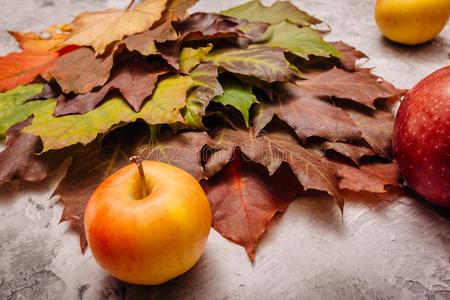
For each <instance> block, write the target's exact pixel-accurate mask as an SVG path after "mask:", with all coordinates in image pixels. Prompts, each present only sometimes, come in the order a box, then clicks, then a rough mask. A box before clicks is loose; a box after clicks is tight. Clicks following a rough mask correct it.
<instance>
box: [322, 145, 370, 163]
mask: <svg viewBox="0 0 450 300" xmlns="http://www.w3.org/2000/svg"><path fill="white" fill-rule="evenodd" d="M322 149H323V150H325V152H329V151H334V152H336V153H340V154H341V155H344V156H346V157H348V158H350V159H351V160H352V161H353V162H354V163H355V164H358V163H359V161H360V159H361V158H362V157H365V156H375V155H376V154H375V152H374V151H373V150H372V149H370V148H367V147H365V146H361V145H355V144H349V143H341V142H335V143H331V142H325V143H323V145H322Z"/></svg>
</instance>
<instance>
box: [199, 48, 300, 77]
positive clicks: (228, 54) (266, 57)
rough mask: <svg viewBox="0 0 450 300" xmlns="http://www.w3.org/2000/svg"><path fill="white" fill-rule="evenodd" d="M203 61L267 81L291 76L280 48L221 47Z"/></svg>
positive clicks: (287, 63)
mask: <svg viewBox="0 0 450 300" xmlns="http://www.w3.org/2000/svg"><path fill="white" fill-rule="evenodd" d="M205 61H208V62H212V63H213V64H215V65H216V66H219V67H222V68H224V69H225V70H227V71H229V72H232V73H238V74H242V75H249V76H255V77H257V78H259V79H262V80H264V81H267V82H275V81H285V80H289V79H290V78H291V77H292V71H291V69H290V68H289V62H288V61H287V60H286V58H285V57H284V53H283V50H282V49H272V48H263V47H259V48H255V49H239V48H230V49H221V50H218V51H214V52H211V53H209V54H208V55H207V56H206V57H205Z"/></svg>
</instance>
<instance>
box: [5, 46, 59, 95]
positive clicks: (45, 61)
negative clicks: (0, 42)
mask: <svg viewBox="0 0 450 300" xmlns="http://www.w3.org/2000/svg"><path fill="white" fill-rule="evenodd" d="M58 56H59V55H58V53H57V52H47V51H30V50H25V51H22V52H20V53H10V54H8V55H6V56H3V57H0V92H4V91H7V90H11V89H13V88H15V87H17V86H19V85H21V84H28V83H30V82H33V81H34V80H35V79H36V77H37V76H39V75H41V74H44V73H46V72H47V71H48V70H49V69H50V68H51V67H52V65H53V63H54V62H55V60H56V59H57V58H58Z"/></svg>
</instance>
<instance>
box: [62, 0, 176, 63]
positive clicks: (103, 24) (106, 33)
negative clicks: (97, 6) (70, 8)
mask: <svg viewBox="0 0 450 300" xmlns="http://www.w3.org/2000/svg"><path fill="white" fill-rule="evenodd" d="M166 2H167V0H144V1H142V2H141V3H140V4H138V5H137V6H136V7H135V8H134V9H133V10H126V11H122V10H118V9H109V10H106V11H100V12H92V13H91V12H85V13H82V14H81V15H79V16H78V17H76V18H75V20H74V21H73V32H72V35H71V36H70V37H69V38H68V39H67V40H66V41H65V45H79V46H92V48H94V50H95V54H96V55H101V54H103V53H104V52H105V50H106V48H107V46H108V45H110V44H111V43H113V42H115V41H119V40H121V39H123V38H124V37H125V36H127V35H132V34H134V33H139V32H143V31H145V30H147V29H149V28H150V27H151V26H152V25H153V23H155V22H156V21H158V20H159V19H160V17H161V14H162V12H163V11H164V9H165V8H166Z"/></svg>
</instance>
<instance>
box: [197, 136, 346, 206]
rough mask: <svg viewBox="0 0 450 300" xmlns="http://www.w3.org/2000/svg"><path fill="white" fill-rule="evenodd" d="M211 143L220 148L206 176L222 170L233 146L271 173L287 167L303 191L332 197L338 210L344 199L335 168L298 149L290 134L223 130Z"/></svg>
mask: <svg viewBox="0 0 450 300" xmlns="http://www.w3.org/2000/svg"><path fill="white" fill-rule="evenodd" d="M214 140H215V141H216V142H217V144H218V145H220V146H221V147H222V148H223V149H222V150H219V151H217V152H215V153H213V154H212V155H211V157H210V158H209V159H208V161H207V162H206V165H205V170H206V175H207V176H208V177H209V176H211V175H213V174H214V173H216V172H217V171H219V170H220V169H222V167H223V166H224V165H225V164H226V163H228V161H229V160H230V159H231V155H232V153H233V152H234V150H235V148H236V147H239V149H240V150H241V151H242V153H244V154H245V155H246V156H247V157H249V158H250V159H251V160H252V161H254V162H258V163H260V164H262V165H264V166H265V167H266V168H267V169H268V170H269V174H274V173H275V171H276V170H277V169H278V168H279V167H280V165H281V163H282V162H286V163H288V164H289V165H290V167H291V169H292V171H293V172H294V173H295V175H296V176H297V178H298V180H299V182H300V183H301V184H302V186H303V188H304V189H305V190H308V189H316V190H320V191H324V192H327V193H328V194H330V195H332V196H333V197H334V198H335V200H336V202H337V204H338V205H339V207H340V208H341V209H342V208H343V206H344V199H343V198H342V196H341V194H340V192H339V186H338V180H337V175H336V169H335V167H334V166H333V165H332V164H330V163H328V162H327V161H325V160H323V159H322V158H321V157H320V156H318V155H317V154H316V153H315V152H314V151H313V150H310V149H307V148H304V147H303V146H301V145H300V144H299V143H298V142H297V141H296V139H295V138H293V137H292V136H291V135H290V134H289V133H287V132H285V131H283V130H281V129H280V128H277V129H275V130H272V131H271V132H269V133H265V134H260V135H258V136H255V134H254V131H253V129H252V128H250V129H249V130H243V129H240V130H233V129H229V128H223V129H221V130H219V131H217V132H216V133H215V134H214Z"/></svg>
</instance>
